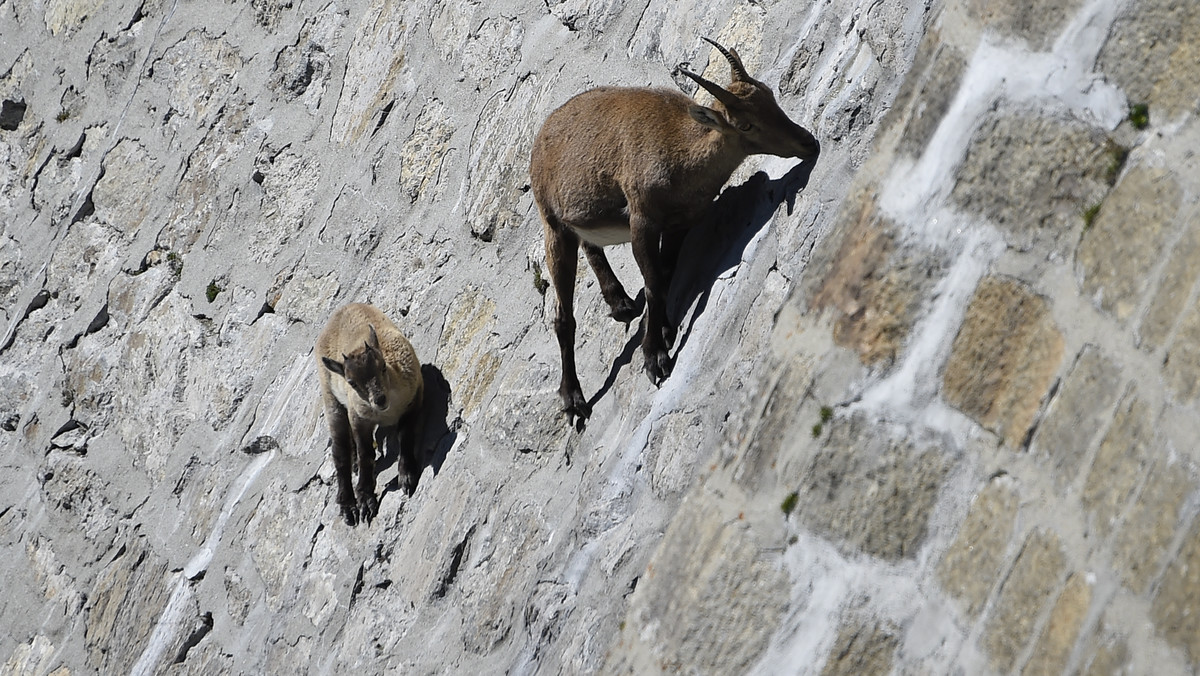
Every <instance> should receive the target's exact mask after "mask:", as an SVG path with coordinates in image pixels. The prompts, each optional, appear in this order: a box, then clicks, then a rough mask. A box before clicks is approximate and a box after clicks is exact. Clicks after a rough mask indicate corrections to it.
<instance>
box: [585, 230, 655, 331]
mask: <svg viewBox="0 0 1200 676" xmlns="http://www.w3.org/2000/svg"><path fill="white" fill-rule="evenodd" d="M583 253H584V254H585V255H586V256H587V259H588V264H589V265H591V266H592V272H595V273H596V279H597V280H599V282H600V294H601V295H603V296H604V301H605V302H606V303H608V307H609V309H610V310H611V313H610V314H611V315H612V318H613V319H615V320H617V321H619V322H621V323H622V324H625V325H626V326H628V325H629V322H632V321H633V320H635V319H637V318H638V315H640V314H642V313H641V310H639V309H638V307H637V304H636V303H634V302H633V299H632V298H630V297H629V294H628V293H627V292H626V291H625V287H624V286H621V280H619V279H617V275H616V274H615V273H614V272H613V269H612V266H611V265H609V263H608V257H607V256H605V255H604V249H603V248H602V247H599V246H596V245H595V244H592V243H591V242H583Z"/></svg>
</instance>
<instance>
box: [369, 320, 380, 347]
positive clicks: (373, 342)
mask: <svg viewBox="0 0 1200 676" xmlns="http://www.w3.org/2000/svg"><path fill="white" fill-rule="evenodd" d="M367 328H368V329H370V331H371V335H370V337H368V338H367V345H368V346H369V347H370V348H371V349H372V350H375V351H376V352H379V335H378V334H376V333H375V325H374V324H367Z"/></svg>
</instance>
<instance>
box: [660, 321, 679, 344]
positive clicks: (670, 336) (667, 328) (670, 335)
mask: <svg viewBox="0 0 1200 676" xmlns="http://www.w3.org/2000/svg"><path fill="white" fill-rule="evenodd" d="M677 332H678V329H676V328H675V325H674V324H670V323H667V324H664V325H663V330H662V336H663V342H664V343H666V344H667V345H668V346H671V345H674V344H675V336H676V335H677Z"/></svg>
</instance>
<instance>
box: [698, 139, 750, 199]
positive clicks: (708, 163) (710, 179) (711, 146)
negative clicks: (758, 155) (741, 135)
mask: <svg viewBox="0 0 1200 676" xmlns="http://www.w3.org/2000/svg"><path fill="white" fill-rule="evenodd" d="M697 126H699V125H697ZM745 159H746V153H745V151H743V150H742V149H741V147H740V146H739V144H738V143H737V141H736V140H735V139H733V138H730V137H729V136H726V135H725V134H722V133H720V132H718V131H716V130H712V129H705V130H704V133H703V135H702V136H701V137H700V138H698V139H697V140H696V143H695V144H694V145H693V153H692V161H691V162H690V164H691V168H692V170H693V171H694V172H695V173H696V178H697V187H701V186H702V189H703V191H704V192H705V193H706V194H707V195H708V196H710V197H715V196H716V193H717V191H718V190H720V189H721V186H722V185H725V181H727V180H729V176H730V175H731V174H733V172H734V170H735V169H737V168H738V166H739V165H741V163H742V161H743V160H745Z"/></svg>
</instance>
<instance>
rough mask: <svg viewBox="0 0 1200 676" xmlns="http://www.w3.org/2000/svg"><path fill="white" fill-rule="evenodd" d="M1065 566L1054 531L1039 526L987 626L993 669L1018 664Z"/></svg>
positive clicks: (985, 641) (986, 644) (986, 639)
mask: <svg viewBox="0 0 1200 676" xmlns="http://www.w3.org/2000/svg"><path fill="white" fill-rule="evenodd" d="M1065 566H1066V561H1065V558H1064V556H1063V550H1062V544H1061V542H1060V541H1059V538H1058V536H1057V535H1055V534H1054V533H1053V532H1051V531H1046V530H1038V531H1034V532H1033V533H1031V534H1030V535H1029V537H1028V538H1026V539H1025V545H1024V546H1023V547H1022V548H1021V553H1020V554H1019V555H1018V556H1017V560H1016V561H1015V562H1014V563H1013V566H1012V570H1011V571H1009V573H1008V577H1007V578H1006V579H1005V581H1004V586H1003V587H1001V588H1000V595H999V597H998V598H997V599H996V605H995V607H994V608H993V609H992V611H991V617H990V618H989V619H988V621H987V625H986V627H985V628H984V635H983V639H982V642H983V645H984V647H985V648H986V649H987V652H988V655H989V656H990V658H991V665H992V667H993V668H994V669H996V670H997V671H1000V672H1008V671H1011V670H1012V669H1013V668H1014V667H1016V666H1017V664H1016V661H1017V658H1018V657H1019V656H1020V655H1021V652H1022V651H1023V650H1024V649H1025V646H1026V645H1028V644H1029V641H1030V640H1031V639H1032V638H1033V630H1034V628H1035V627H1036V626H1037V623H1038V620H1039V618H1040V617H1041V614H1042V609H1043V608H1045V607H1046V604H1047V603H1049V601H1050V594H1051V593H1052V592H1053V591H1054V589H1055V588H1056V587H1057V586H1058V581H1059V579H1060V578H1061V576H1062V574H1063V571H1064V569H1065Z"/></svg>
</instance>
